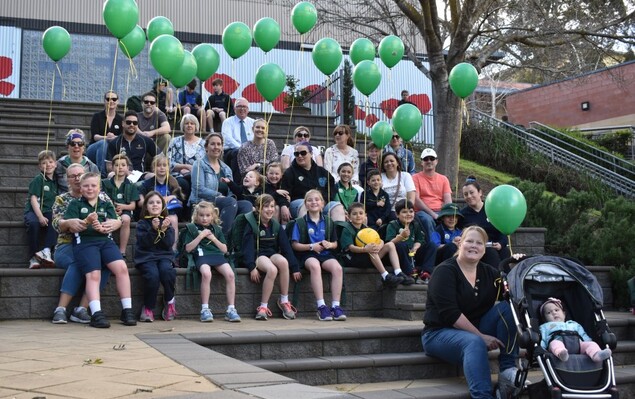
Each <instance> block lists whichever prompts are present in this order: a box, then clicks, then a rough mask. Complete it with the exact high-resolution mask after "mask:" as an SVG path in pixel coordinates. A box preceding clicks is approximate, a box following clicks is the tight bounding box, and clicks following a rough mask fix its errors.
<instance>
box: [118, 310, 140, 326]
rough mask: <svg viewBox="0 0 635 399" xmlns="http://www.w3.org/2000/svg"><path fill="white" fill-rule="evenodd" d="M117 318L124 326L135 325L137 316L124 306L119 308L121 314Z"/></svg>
mask: <svg viewBox="0 0 635 399" xmlns="http://www.w3.org/2000/svg"><path fill="white" fill-rule="evenodd" d="M119 320H121V322H122V323H123V325H124V326H136V325H137V318H136V317H134V313H132V309H130V308H125V309H122V310H121V316H119Z"/></svg>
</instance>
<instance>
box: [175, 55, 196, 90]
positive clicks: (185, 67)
mask: <svg viewBox="0 0 635 399" xmlns="http://www.w3.org/2000/svg"><path fill="white" fill-rule="evenodd" d="M196 69H197V67H196V58H194V56H193V55H192V53H190V52H189V51H187V50H186V51H184V52H183V63H182V64H181V66H180V67H179V69H177V70H176V72H174V74H172V77H171V78H170V82H171V83H172V84H173V85H174V87H176V88H177V89H180V88H181V87H184V86H185V85H187V84H188V83H190V82H191V81H192V79H194V77H196Z"/></svg>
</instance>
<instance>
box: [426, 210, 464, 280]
mask: <svg viewBox="0 0 635 399" xmlns="http://www.w3.org/2000/svg"><path fill="white" fill-rule="evenodd" d="M437 215H438V219H439V221H441V223H439V225H438V226H437V227H436V228H435V229H434V232H433V233H432V237H431V238H432V242H433V243H434V244H435V245H436V246H437V260H436V263H435V264H437V265H438V264H439V263H441V262H443V261H444V260H446V259H450V258H451V257H453V256H454V254H455V253H456V251H457V249H458V246H459V243H460V242H461V233H462V232H463V230H462V229H460V228H458V223H459V218H461V219H462V218H463V214H462V213H461V210H460V209H459V207H458V205H456V204H452V203H450V204H445V205H443V207H442V208H441V210H440V211H439V213H438V214H437ZM427 277H428V278H430V276H427ZM422 278H423V277H422Z"/></svg>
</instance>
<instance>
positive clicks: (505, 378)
mask: <svg viewBox="0 0 635 399" xmlns="http://www.w3.org/2000/svg"><path fill="white" fill-rule="evenodd" d="M517 374H518V369H517V368H516V367H510V368H508V369H505V370H503V371H501V372H499V373H498V389H497V390H496V395H497V398H498V397H500V398H503V399H507V398H510V397H514V395H517V394H518V393H520V388H519V387H516V385H515V381H516V375H517Z"/></svg>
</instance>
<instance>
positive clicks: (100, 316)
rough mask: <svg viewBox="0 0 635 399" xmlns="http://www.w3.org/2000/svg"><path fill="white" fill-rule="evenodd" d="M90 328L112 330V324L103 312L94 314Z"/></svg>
mask: <svg viewBox="0 0 635 399" xmlns="http://www.w3.org/2000/svg"><path fill="white" fill-rule="evenodd" d="M90 326H91V327H95V328H110V322H109V321H108V319H107V318H106V315H105V314H104V312H102V311H101V310H100V311H99V312H95V313H93V315H92V316H91V318H90Z"/></svg>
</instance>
